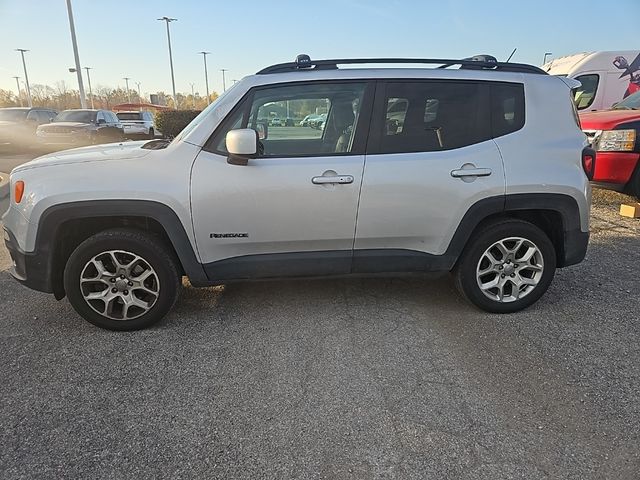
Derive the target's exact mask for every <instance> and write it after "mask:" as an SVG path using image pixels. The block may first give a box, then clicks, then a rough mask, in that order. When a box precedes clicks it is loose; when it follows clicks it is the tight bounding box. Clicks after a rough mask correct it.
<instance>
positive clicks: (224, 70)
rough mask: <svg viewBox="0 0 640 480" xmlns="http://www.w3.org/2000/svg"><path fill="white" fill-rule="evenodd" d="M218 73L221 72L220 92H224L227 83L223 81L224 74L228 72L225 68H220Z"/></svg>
mask: <svg viewBox="0 0 640 480" xmlns="http://www.w3.org/2000/svg"><path fill="white" fill-rule="evenodd" d="M220 71H221V72H222V91H223V92H224V91H226V90H227V83H226V82H225V79H224V72H228V71H229V70H227V69H226V68H221V69H220Z"/></svg>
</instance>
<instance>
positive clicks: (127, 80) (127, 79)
mask: <svg viewBox="0 0 640 480" xmlns="http://www.w3.org/2000/svg"><path fill="white" fill-rule="evenodd" d="M122 79H123V80H124V81H125V84H126V85H127V102H129V103H131V92H130V91H129V80H131V77H122Z"/></svg>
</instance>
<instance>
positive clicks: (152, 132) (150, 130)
mask: <svg viewBox="0 0 640 480" xmlns="http://www.w3.org/2000/svg"><path fill="white" fill-rule="evenodd" d="M148 137H149V140H153V139H154V138H156V132H154V131H153V128H149V135H148Z"/></svg>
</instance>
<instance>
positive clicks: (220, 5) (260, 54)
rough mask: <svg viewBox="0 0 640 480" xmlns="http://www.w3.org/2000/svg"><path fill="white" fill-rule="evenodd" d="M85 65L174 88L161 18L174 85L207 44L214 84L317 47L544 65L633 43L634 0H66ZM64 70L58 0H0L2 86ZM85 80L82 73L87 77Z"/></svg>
mask: <svg viewBox="0 0 640 480" xmlns="http://www.w3.org/2000/svg"><path fill="white" fill-rule="evenodd" d="M72 5H73V14H74V19H75V26H76V35H77V41H78V50H79V54H80V64H81V66H82V67H85V66H88V67H92V70H91V83H92V85H93V88H94V89H96V88H98V87H101V86H102V87H106V86H108V87H117V86H121V87H124V85H125V81H124V80H123V77H131V79H132V80H131V81H130V87H132V88H133V86H134V83H135V82H140V84H141V85H140V88H141V91H142V93H143V94H148V93H154V92H157V91H165V92H167V93H170V92H171V76H170V70H169V57H168V52H167V37H166V27H165V23H164V22H160V21H157V20H156V19H157V18H159V17H163V16H168V17H174V18H177V19H178V21H176V22H173V23H171V27H170V28H171V42H172V48H173V61H174V68H175V77H176V90H177V91H178V92H183V93H188V92H190V91H191V83H194V84H195V85H194V88H195V91H196V92H199V93H200V94H204V92H205V86H204V85H205V84H204V69H203V63H202V55H199V54H198V53H197V52H199V51H202V50H206V51H210V52H211V55H209V56H208V57H207V58H208V60H207V61H208V68H209V86H210V90H211V91H217V92H220V91H222V74H221V72H220V69H222V68H224V69H227V70H228V72H227V73H226V78H227V86H228V85H229V84H230V83H231V81H232V80H233V79H240V78H242V77H244V76H246V75H250V74H253V73H255V72H256V71H258V70H259V69H261V68H263V67H265V66H268V65H271V64H274V63H281V62H286V61H291V60H293V59H294V58H295V56H296V55H297V54H299V53H307V54H309V55H310V56H311V57H312V58H315V59H319V58H345V57H421V58H434V57H435V58H464V57H468V56H471V55H474V54H480V53H488V54H490V55H494V56H495V57H497V58H498V59H499V60H506V58H507V57H508V56H509V54H510V53H511V51H512V50H513V49H514V48H517V49H518V50H517V51H516V54H515V55H514V57H513V59H512V61H514V62H523V63H531V64H534V65H540V64H541V63H542V60H543V57H544V53H545V52H552V53H553V55H552V57H551V58H553V57H559V56H563V55H568V54H572V53H578V52H583V51H595V50H629V49H640V36H639V34H638V28H637V20H638V19H639V18H640V0H608V1H603V0H600V1H595V0H581V1H576V0H536V1H525V0H510V1H500V0H440V1H437V2H435V1H431V0H369V1H367V0H316V1H315V2H310V1H305V0H261V1H259V0H244V1H228V0H224V1H222V0H200V1H197V0H173V1H170V0H72ZM16 48H25V49H29V50H30V51H29V52H28V53H26V61H27V69H28V75H29V81H30V83H31V84H48V85H50V86H55V84H56V82H59V81H64V82H65V83H66V85H67V87H68V88H75V89H77V80H76V76H75V74H73V73H69V71H68V69H69V68H70V67H73V66H74V59H73V50H72V44H71V36H70V33H69V21H68V17H67V9H66V2H65V0H0V88H3V89H7V90H15V88H16V84H15V79H13V78H12V77H13V76H16V75H18V76H20V77H23V78H22V81H24V74H23V69H22V63H21V60H20V55H19V53H18V52H16V51H15V49H16ZM85 88H86V79H85Z"/></svg>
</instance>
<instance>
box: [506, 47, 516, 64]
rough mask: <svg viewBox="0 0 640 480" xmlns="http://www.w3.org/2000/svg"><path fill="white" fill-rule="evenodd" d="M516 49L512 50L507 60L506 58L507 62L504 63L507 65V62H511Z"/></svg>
mask: <svg viewBox="0 0 640 480" xmlns="http://www.w3.org/2000/svg"><path fill="white" fill-rule="evenodd" d="M517 49H518V47H516V48H514V49H513V52H511V55H509V58H507V61H506V62H504V63H509V60H511V57H513V54H514V53H516V50H517Z"/></svg>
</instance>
